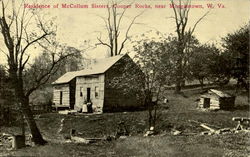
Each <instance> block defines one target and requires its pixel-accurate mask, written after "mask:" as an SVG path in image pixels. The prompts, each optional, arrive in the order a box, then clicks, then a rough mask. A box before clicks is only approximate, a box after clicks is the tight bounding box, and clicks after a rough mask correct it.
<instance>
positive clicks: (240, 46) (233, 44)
mask: <svg viewBox="0 0 250 157" xmlns="http://www.w3.org/2000/svg"><path fill="white" fill-rule="evenodd" d="M222 40H223V45H222V46H223V47H224V48H225V52H224V53H225V55H227V57H228V58H230V59H231V63H233V64H232V65H231V75H232V76H233V77H234V78H235V79H237V87H238V86H239V84H242V85H243V87H244V88H245V89H246V90H247V91H248V90H249V24H247V25H245V26H243V27H241V28H240V29H238V30H236V31H235V32H233V33H229V34H227V36H226V37H224V38H223V39H222Z"/></svg>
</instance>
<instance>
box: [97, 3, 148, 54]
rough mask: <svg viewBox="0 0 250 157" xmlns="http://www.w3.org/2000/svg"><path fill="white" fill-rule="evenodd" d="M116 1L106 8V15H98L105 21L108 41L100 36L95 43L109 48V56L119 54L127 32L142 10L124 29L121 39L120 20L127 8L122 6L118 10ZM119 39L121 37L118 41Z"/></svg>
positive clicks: (127, 35) (126, 38)
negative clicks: (121, 8) (123, 35)
mask: <svg viewBox="0 0 250 157" xmlns="http://www.w3.org/2000/svg"><path fill="white" fill-rule="evenodd" d="M115 5H117V3H114V2H112V3H111V6H109V7H108V8H107V12H108V16H107V17H102V16H100V17H101V18H102V19H103V21H104V23H105V29H106V31H107V34H108V41H104V40H103V39H102V37H101V36H100V37H97V40H98V41H99V42H98V43H97V44H96V45H104V46H107V47H108V48H109V51H110V56H116V55H119V54H121V52H122V50H123V48H124V45H125V43H126V41H127V40H128V39H129V32H130V30H131V28H132V26H133V25H134V24H136V23H135V21H136V19H137V18H138V17H139V16H141V15H142V13H143V12H141V13H140V14H138V15H136V16H134V17H133V19H132V20H131V22H130V23H129V25H128V26H127V28H126V29H125V30H124V33H125V37H124V38H123V39H121V38H120V34H121V22H122V20H123V18H124V16H125V12H126V10H127V8H124V9H123V11H122V12H119V11H118V9H117V8H116V7H114V6H115ZM119 39H121V40H120V41H119Z"/></svg>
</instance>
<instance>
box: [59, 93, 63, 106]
mask: <svg viewBox="0 0 250 157" xmlns="http://www.w3.org/2000/svg"><path fill="white" fill-rule="evenodd" d="M62 98H63V92H62V91H60V105H62Z"/></svg>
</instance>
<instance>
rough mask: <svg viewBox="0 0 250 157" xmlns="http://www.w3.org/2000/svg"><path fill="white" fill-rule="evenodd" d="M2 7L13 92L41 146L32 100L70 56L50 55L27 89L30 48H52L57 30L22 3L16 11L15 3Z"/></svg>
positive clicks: (0, 22) (0, 27)
mask: <svg viewBox="0 0 250 157" xmlns="http://www.w3.org/2000/svg"><path fill="white" fill-rule="evenodd" d="M0 3H1V6H0V7H1V13H0V30H1V34H2V37H3V42H4V45H5V46H6V49H7V50H6V51H4V50H2V52H4V54H6V57H7V59H8V67H9V69H8V72H9V77H10V80H11V82H12V88H13V89H14V91H15V97H16V98H17V102H18V103H19V104H20V107H21V111H22V113H23V115H24V116H25V119H26V121H27V123H28V126H29V128H30V131H31V134H32V137H33V140H34V143H35V144H41V145H42V144H45V143H46V141H45V140H44V139H43V137H42V135H41V133H40V131H39V129H38V127H37V125H36V122H35V120H34V117H33V114H32V111H31V109H30V106H29V96H30V94H31V93H32V92H34V91H35V90H37V89H38V88H39V87H40V86H41V85H43V84H45V83H46V82H47V81H48V80H49V79H50V77H51V75H52V74H54V72H55V70H57V68H56V67H57V65H58V64H59V63H60V62H61V61H62V60H64V59H65V58H67V56H69V54H67V55H64V54H62V53H59V54H58V53H55V52H52V53H50V55H51V62H50V64H49V65H48V66H47V70H46V71H42V72H41V73H40V74H39V75H35V77H34V79H35V80H34V82H32V84H31V85H30V86H27V85H28V84H27V83H26V81H27V80H25V78H26V76H25V74H26V70H25V69H26V67H27V65H28V62H29V59H30V56H29V53H28V52H29V50H30V49H29V48H31V47H32V46H34V45H36V46H38V45H44V44H45V45H46V44H47V46H48V47H50V46H49V45H52V46H54V45H55V42H54V41H51V39H52V37H53V36H54V35H55V30H53V29H52V28H54V27H53V22H52V21H46V20H45V19H42V17H41V16H40V15H39V14H37V12H36V11H35V10H26V9H25V8H23V7H22V6H23V3H24V2H23V1H22V2H21V3H20V5H19V7H16V3H15V1H12V3H4V2H3V1H1V2H0ZM17 4H18V3H17ZM33 22H34V23H35V25H34V23H33ZM44 47H46V46H44ZM34 74H37V71H34Z"/></svg>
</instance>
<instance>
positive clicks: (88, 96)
mask: <svg viewBox="0 0 250 157" xmlns="http://www.w3.org/2000/svg"><path fill="white" fill-rule="evenodd" d="M90 91H91V90H90V88H87V102H90Z"/></svg>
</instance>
